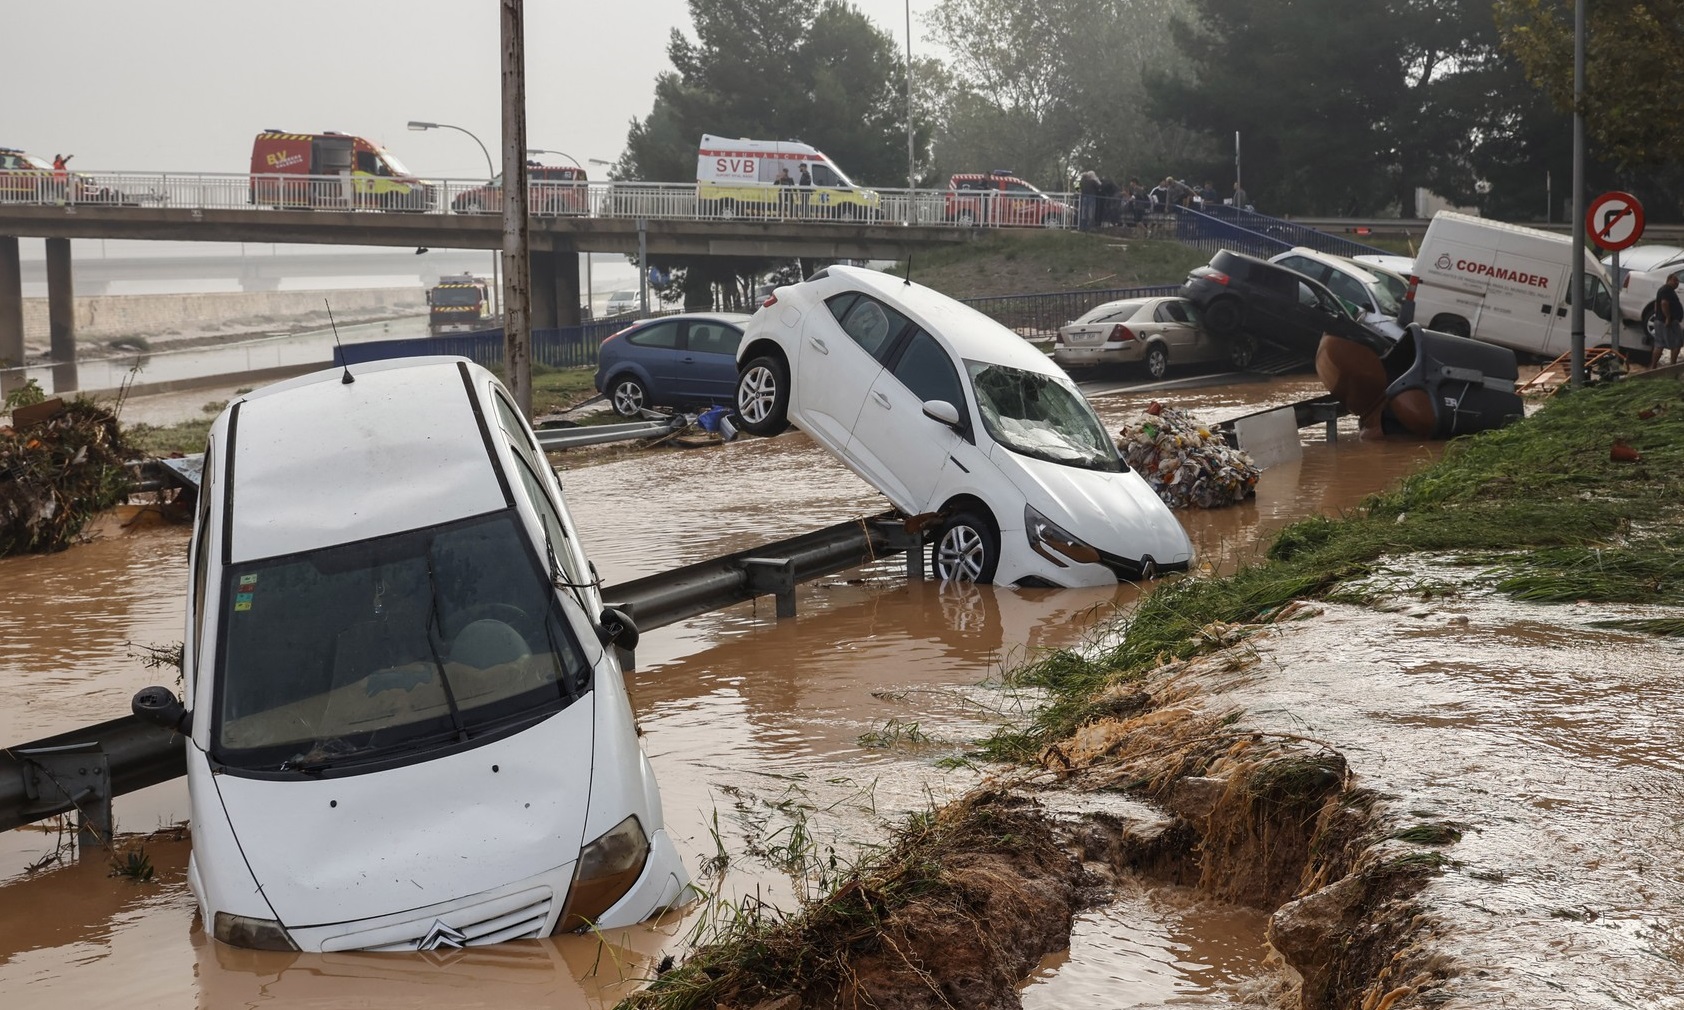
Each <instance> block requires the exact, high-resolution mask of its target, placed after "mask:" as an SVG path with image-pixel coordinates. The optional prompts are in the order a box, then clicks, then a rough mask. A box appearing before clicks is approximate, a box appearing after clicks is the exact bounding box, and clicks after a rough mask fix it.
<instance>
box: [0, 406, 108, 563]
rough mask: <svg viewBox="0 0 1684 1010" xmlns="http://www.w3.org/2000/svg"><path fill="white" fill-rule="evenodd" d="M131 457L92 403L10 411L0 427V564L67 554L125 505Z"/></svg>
mask: <svg viewBox="0 0 1684 1010" xmlns="http://www.w3.org/2000/svg"><path fill="white" fill-rule="evenodd" d="M130 456H131V452H130V450H129V447H128V445H127V444H126V443H125V442H124V440H123V434H122V430H121V428H120V427H119V425H118V423H117V418H116V416H115V415H114V414H112V413H111V412H110V411H109V410H107V409H106V408H105V407H102V406H100V405H99V404H97V403H94V402H93V401H91V400H87V399H82V398H78V399H75V400H71V401H69V402H65V401H62V400H57V399H53V400H44V401H42V402H40V403H37V404H32V405H27V406H20V407H18V408H17V409H16V410H14V411H13V414H12V424H11V425H9V426H0V556H10V555H14V554H28V553H41V552H50V551H57V550H62V549H63V548H64V547H66V546H68V545H69V544H70V543H71V541H73V540H74V539H75V538H76V536H77V535H78V534H80V533H81V532H82V529H83V527H84V526H86V525H87V522H88V520H89V519H91V518H93V517H94V516H95V515H98V514H99V513H100V512H102V511H104V510H105V509H108V508H110V507H111V506H112V505H115V504H117V503H118V502H120V501H122V500H123V499H124V497H125V496H126V494H127V492H128V488H129V484H130V476H129V473H128V470H127V468H126V467H125V466H124V463H125V461H126V460H127V459H128V458H129V457H130Z"/></svg>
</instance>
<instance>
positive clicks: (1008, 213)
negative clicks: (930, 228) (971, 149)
mask: <svg viewBox="0 0 1684 1010" xmlns="http://www.w3.org/2000/svg"><path fill="white" fill-rule="evenodd" d="M1069 213H1070V212H1069V209H1068V208H1066V207H1065V206H1064V204H1062V203H1060V202H1058V201H1057V200H1054V199H1053V198H1052V197H1050V196H1048V195H1047V194H1045V193H1043V192H1041V191H1040V190H1038V189H1036V188H1035V187H1034V186H1031V185H1030V184H1029V183H1027V182H1024V181H1023V180H1022V179H1019V178H1018V177H1017V176H1015V175H1013V174H1011V173H1010V172H1007V171H1003V170H1001V171H994V172H990V173H988V174H987V175H982V174H980V173H964V174H960V175H955V176H953V177H952V178H951V179H949V180H948V181H947V203H946V216H947V220H949V221H952V222H954V223H955V224H963V225H973V224H986V225H995V226H999V225H1024V226H1029V227H1041V228H1063V227H1065V225H1066V223H1067V222H1068V220H1069Z"/></svg>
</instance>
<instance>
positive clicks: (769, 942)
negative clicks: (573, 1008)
mask: <svg viewBox="0 0 1684 1010" xmlns="http://www.w3.org/2000/svg"><path fill="white" fill-rule="evenodd" d="M896 837H897V842H896V843H895V845H894V847H893V848H891V849H889V850H887V851H886V852H884V853H882V854H880V855H879V856H877V857H876V858H874V859H872V860H871V862H870V865H869V866H862V867H859V868H856V869H855V870H854V871H853V872H850V873H848V874H846V875H845V876H843V877H842V878H841V880H840V883H838V884H837V885H836V886H835V887H834V889H832V890H831V891H830V892H828V893H827V894H825V895H823V896H821V897H818V898H815V899H813V900H811V901H808V902H805V903H803V905H802V907H801V908H799V909H797V910H796V911H795V912H793V913H790V914H787V915H786V914H783V913H780V912H777V911H776V910H773V909H768V908H766V907H765V906H762V905H760V904H758V903H756V904H754V905H752V906H751V907H744V908H743V909H740V910H739V911H740V913H741V914H739V915H737V916H735V917H734V918H732V919H730V920H727V921H725V922H724V923H723V924H722V925H720V926H719V932H718V934H717V935H716V936H715V937H714V938H713V939H712V940H711V941H710V942H708V943H705V944H702V945H701V946H699V947H697V948H696V949H695V950H694V951H692V952H691V954H690V956H689V957H688V958H687V959H686V960H685V962H684V964H683V965H681V966H679V967H677V968H675V969H672V970H671V971H668V972H666V973H665V974H663V975H661V976H660V977H659V978H658V979H656V980H655V981H654V982H653V983H652V984H651V985H650V986H649V988H648V989H646V990H643V991H642V992H639V993H637V994H635V995H633V996H632V997H630V998H629V999H628V1000H627V1001H626V1003H625V1004H623V1006H625V1007H627V1008H628V1010H657V1008H659V1010H689V1008H695V1007H700V1008H706V1010H713V1008H714V1007H717V1006H730V1007H753V1006H756V1005H759V1004H761V1003H765V1002H768V1001H772V1000H778V999H781V998H783V997H786V996H790V995H794V996H797V997H799V999H800V1002H801V1003H802V1005H805V1006H873V1007H877V1008H879V1010H891V1008H895V1007H910V1006H928V1005H932V1004H933V1005H943V1004H946V1005H951V1006H978V1007H980V1006H992V1005H998V1003H999V1002H1000V1001H1001V999H1002V998H1003V996H1004V995H1005V994H1010V993H1012V992H1014V991H1015V987H1016V985H1017V983H1018V981H1019V980H1020V979H1021V978H1022V977H1023V976H1024V974H1026V973H1027V972H1028V970H1029V969H1030V968H1031V967H1033V965H1034V964H1035V963H1036V961H1037V960H1038V959H1039V958H1040V957H1042V956H1043V955H1045V954H1047V953H1049V952H1050V951H1053V950H1057V949H1060V948H1062V947H1063V946H1064V945H1065V944H1066V943H1067V942H1068V938H1069V929H1070V923H1071V919H1072V916H1073V915H1074V914H1075V911H1076V910H1077V909H1078V907H1080V905H1081V904H1082V902H1083V896H1082V892H1083V882H1084V876H1083V872H1082V870H1081V867H1080V865H1079V864H1078V863H1076V861H1075V860H1074V859H1073V858H1072V857H1071V855H1070V854H1069V853H1068V852H1066V851H1065V850H1064V848H1063V847H1062V846H1061V845H1060V844H1059V843H1058V841H1057V840H1056V839H1055V837H1054V834H1053V831H1052V828H1051V826H1050V824H1049V822H1048V820H1047V818H1045V817H1044V816H1042V815H1041V814H1040V813H1039V812H1038V811H1037V810H1036V808H1035V807H1034V806H1033V804H1031V803H1029V802H1027V801H1025V800H1022V799H1018V798H1014V797H1011V796H1009V795H1006V794H1003V793H999V792H992V791H984V792H979V793H975V794H972V795H971V796H969V797H967V798H965V799H964V800H961V801H959V802H956V803H953V804H949V805H947V806H946V807H943V808H942V809H941V810H939V811H936V812H934V813H921V814H917V815H914V816H913V817H912V818H910V819H909V820H908V821H907V822H906V823H905V824H904V825H902V826H901V828H900V830H899V831H897V832H896Z"/></svg>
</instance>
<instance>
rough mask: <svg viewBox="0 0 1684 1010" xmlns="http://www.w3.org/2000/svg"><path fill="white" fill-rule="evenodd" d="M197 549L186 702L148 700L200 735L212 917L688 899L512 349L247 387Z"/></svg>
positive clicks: (406, 915)
mask: <svg viewBox="0 0 1684 1010" xmlns="http://www.w3.org/2000/svg"><path fill="white" fill-rule="evenodd" d="M312 475H314V476H312ZM323 475H331V479H318V478H321V477H322V476H323ZM306 485H308V486H309V488H310V491H309V493H307V494H300V489H301V488H303V487H305V486H306ZM189 560H190V566H191V570H192V576H191V583H190V586H189V592H188V606H187V627H186V638H185V644H184V648H183V664H182V673H183V684H184V687H183V700H177V699H176V697H175V696H174V695H173V694H172V693H171V692H170V691H169V690H168V689H166V688H162V687H151V688H147V689H146V690H144V691H142V692H141V693H140V694H138V695H136V696H135V701H134V709H135V714H136V715H138V716H141V717H142V718H145V719H148V720H150V721H153V722H156V723H159V724H162V725H164V726H167V727H169V728H171V729H174V730H176V731H177V732H179V733H181V734H182V736H183V737H185V748H186V752H187V753H186V757H187V784H188V794H189V797H190V803H191V806H192V816H193V853H192V856H191V858H190V859H189V860H188V867H187V883H188V886H189V887H191V888H192V891H193V893H194V895H195V896H196V897H197V898H198V902H199V909H200V912H201V915H202V916H203V920H204V928H205V932H206V933H208V934H210V935H211V936H214V937H215V938H216V939H217V940H219V941H222V942H223V943H228V944H232V945H234V946H239V947H255V948H260V949H265V950H306V951H346V950H383V951H413V950H426V949H434V948H439V947H461V946H474V945H479V944H489V943H497V942H500V941H503V940H516V939H535V938H539V937H544V936H548V935H550V934H551V933H553V932H561V931H566V930H573V929H578V928H581V927H587V926H589V927H598V926H600V927H608V926H627V925H631V924H633V923H636V922H639V921H641V920H643V919H645V918H648V917H649V916H651V915H654V914H655V913H657V912H659V911H661V910H662V909H665V908H667V907H669V906H671V905H672V904H674V903H675V902H677V901H680V900H682V899H683V897H684V896H685V894H686V891H687V890H688V884H689V877H688V876H687V875H686V874H685V871H684V867H683V865H682V863H681V862H680V860H679V856H678V851H677V849H676V848H675V847H674V845H673V842H672V840H671V839H670V838H669V837H668V836H667V833H666V830H665V828H664V825H663V821H662V816H661V800H660V793H659V792H658V790H657V789H656V786H655V778H654V772H653V770H652V769H651V768H650V765H649V761H648V759H647V758H646V757H645V756H644V754H643V751H642V749H641V747H640V746H639V743H638V737H637V729H636V724H635V721H634V719H633V717H632V710H631V705H630V703H629V702H628V700H627V697H626V689H625V685H624V683H623V681H622V677H621V672H620V667H619V664H618V662H617V660H616V658H615V655H614V650H613V646H614V645H616V644H619V645H623V646H625V647H627V648H631V647H632V646H633V645H635V642H636V630H635V628H633V627H632V626H631V624H630V622H629V621H628V620H626V619H625V618H624V616H623V615H621V614H619V613H618V612H616V611H614V610H612V609H610V608H605V607H604V606H603V603H602V598H601V596H600V595H599V593H598V591H597V587H596V579H595V575H594V573H593V571H592V569H591V567H590V562H589V561H588V560H586V558H585V554H584V552H583V550H582V549H581V546H580V540H579V535H578V533H577V532H576V531H575V529H574V526H573V521H572V519H571V518H570V517H569V515H568V512H567V507H566V503H565V502H564V501H563V499H562V496H561V488H560V485H559V484H558V483H557V481H556V479H555V474H554V473H553V472H552V471H551V469H550V468H549V466H547V465H546V464H545V462H544V454H543V452H542V451H541V450H540V449H539V448H538V445H537V442H536V441H535V439H534V437H533V434H532V429H531V428H530V427H529V426H528V425H527V423H526V422H525V420H524V419H523V418H522V417H521V414H520V412H519V411H518V410H517V409H516V408H515V406H514V401H513V400H511V399H510V398H509V395H508V393H507V392H506V391H505V390H504V389H503V386H502V384H501V383H499V382H498V381H497V379H496V378H495V377H494V376H492V374H491V373H490V372H488V371H486V370H485V369H483V368H481V367H479V366H478V365H475V364H472V363H471V362H469V361H467V360H465V359H461V358H444V357H429V358H400V359H395V360H392V361H382V362H378V363H372V364H364V365H354V366H352V367H351V368H350V369H349V370H343V371H342V370H338V369H335V370H331V371H324V372H315V373H312V374H310V375H306V376H302V377H300V378H297V379H292V380H289V381H286V382H282V383H279V384H277V385H273V386H269V387H266V388H264V389H260V390H258V391H257V392H255V393H250V394H247V395H245V396H242V397H238V398H236V399H235V400H234V401H233V403H231V404H230V405H229V406H228V407H227V408H226V409H225V410H224V411H223V412H222V414H221V415H220V416H219V417H218V418H217V419H216V421H215V423H214V424H212V425H211V429H210V435H209V441H208V445H207V448H206V451H205V461H204V471H203V478H202V481H201V485H200V494H199V505H198V514H197V517H196V521H195V524H194V532H193V542H192V547H191V554H190V556H189Z"/></svg>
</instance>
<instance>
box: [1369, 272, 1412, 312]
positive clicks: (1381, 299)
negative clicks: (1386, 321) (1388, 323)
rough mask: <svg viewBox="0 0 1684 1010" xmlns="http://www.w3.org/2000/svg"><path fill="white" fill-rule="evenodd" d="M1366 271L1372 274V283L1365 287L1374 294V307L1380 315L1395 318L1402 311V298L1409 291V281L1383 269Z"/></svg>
mask: <svg viewBox="0 0 1684 1010" xmlns="http://www.w3.org/2000/svg"><path fill="white" fill-rule="evenodd" d="M1365 269H1367V268H1365ZM1368 272H1369V273H1370V274H1372V275H1373V276H1374V283H1373V284H1369V285H1367V287H1368V290H1369V292H1370V293H1371V294H1373V295H1374V305H1375V307H1376V308H1378V309H1379V310H1380V314H1381V315H1383V316H1392V317H1394V318H1395V317H1396V316H1397V314H1398V313H1399V312H1402V311H1403V299H1404V296H1405V295H1407V294H1408V293H1409V282H1408V281H1406V280H1404V279H1403V278H1402V277H1399V276H1398V275H1397V274H1394V273H1387V272H1386V271H1384V270H1373V269H1369V270H1368Z"/></svg>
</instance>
